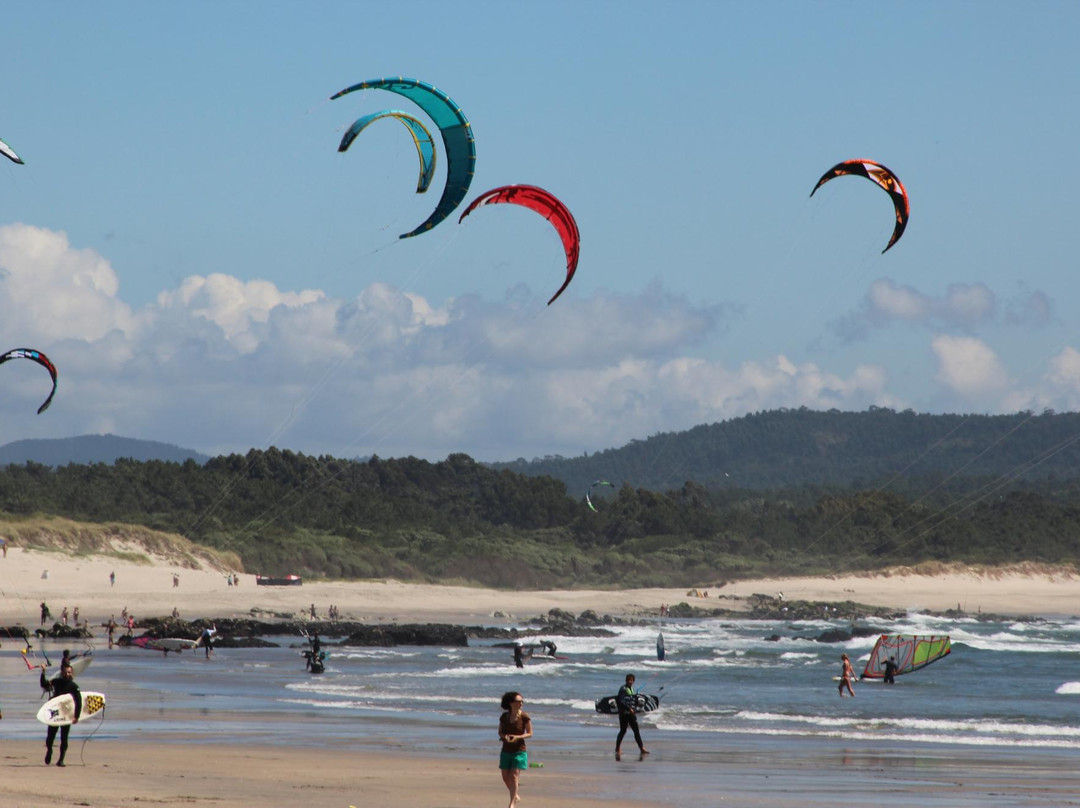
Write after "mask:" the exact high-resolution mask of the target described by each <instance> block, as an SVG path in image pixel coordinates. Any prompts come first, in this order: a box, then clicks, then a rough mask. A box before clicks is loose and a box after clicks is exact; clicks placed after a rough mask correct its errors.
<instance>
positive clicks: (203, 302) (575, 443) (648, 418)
mask: <svg viewBox="0 0 1080 808" xmlns="http://www.w3.org/2000/svg"><path fill="white" fill-rule="evenodd" d="M0 268H2V269H3V276H2V277H0V332H2V333H3V335H4V339H5V341H6V343H7V344H8V345H10V346H12V347H14V346H16V345H29V346H32V347H37V348H40V349H42V350H44V351H45V352H46V353H48V354H49V355H50V356H51V357H52V358H53V361H54V362H55V363H56V364H57V366H58V367H59V368H60V373H61V385H60V391H59V392H58V394H57V398H56V400H55V401H54V404H53V407H52V410H51V411H50V412H49V413H48V415H47V416H42V417H36V416H33V410H34V409H35V408H36V405H37V404H38V403H40V400H41V397H42V390H41V385H40V384H39V383H38V382H39V381H40V380H39V379H37V378H31V377H30V376H29V375H28V376H27V377H26V378H27V380H28V381H26V383H25V385H24V384H23V382H22V381H21V380H18V381H16V380H15V375H17V374H14V375H12V381H11V382H10V383H9V384H8V385H5V386H4V387H3V388H0V413H2V414H3V415H4V417H5V418H6V419H8V422H9V424H10V423H13V419H14V420H17V421H18V427H17V428H18V430H19V433H18V436H19V437H47V436H54V435H56V434H58V433H57V432H56V430H57V429H58V428H61V429H62V431H63V433H64V434H80V433H84V432H95V431H112V432H118V433H121V434H126V435H132V436H135V437H144V438H153V439H158V440H164V441H168V442H171V443H177V444H180V445H183V446H189V447H191V448H195V449H199V450H202V451H205V452H209V453H218V452H225V451H241V452H243V451H246V450H247V449H248V448H250V447H253V446H254V447H262V446H266V445H270V444H276V445H279V446H287V447H289V448H293V449H296V450H299V451H305V452H311V453H329V454H335V455H339V456H350V455H353V454H365V453H368V452H376V453H378V454H381V455H403V454H417V455H421V456H425V457H442V456H445V455H446V454H448V453H450V452H455V451H464V452H468V453H470V454H473V455H474V456H476V457H478V458H481V459H508V458H513V457H517V456H519V455H520V456H526V457H532V456H534V455H544V454H556V453H558V454H576V453H579V452H581V451H583V450H596V449H598V448H605V447H608V446H617V445H621V444H622V443H625V442H626V441H628V440H631V439H633V438H640V437H643V436H647V435H649V434H653V433H655V432H658V431H667V430H674V429H685V428H689V427H691V426H694V425H696V424H700V423H706V422H712V421H716V420H721V419H725V418H731V417H735V416H739V415H743V414H745V413H747V412H752V411H758V410H766V409H774V408H779V407H791V408H794V407H800V406H806V407H810V408H812V409H828V408H838V409H848V410H853V409H854V410H857V409H864V408H866V407H867V406H870V405H876V406H885V407H897V408H902V407H905V406H911V405H912V404H913V403H914V402H912V401H909V400H905V399H903V398H901V397H899V396H897V395H896V394H895V393H894V392H892V391H891V390H890V389H889V387H890V374H889V373H888V371H887V370H886V368H885V367H883V366H882V365H881V364H878V363H876V362H874V361H872V360H871V361H866V360H863V361H856V362H854V364H852V365H851V367H850V368H849V369H848V370H846V371H842V372H841V371H837V370H836V369H830V368H826V367H823V366H822V365H820V364H815V363H813V362H806V361H793V360H792V359H791V358H789V357H788V356H786V355H783V354H777V355H773V356H771V357H770V356H765V357H757V358H755V359H753V360H740V359H739V358H738V356H737V355H734V356H733V355H732V354H731V353H730V352H727V351H725V353H724V358H723V359H722V360H716V359H712V358H708V357H705V358H703V357H702V356H694V355H693V352H694V351H695V350H697V349H700V348H702V346H704V345H706V344H707V343H708V341H709V340H717V341H718V342H719V344H721V345H725V341H724V340H722V339H718V336H721V335H723V334H725V332H726V329H727V327H728V324H729V323H731V322H732V321H733V320H734V319H735V318H737V317H739V316H740V312H739V311H738V310H737V309H734V308H732V307H729V306H718V305H699V304H696V303H694V302H693V301H691V300H688V299H687V298H685V297H681V296H678V295H672V294H670V293H668V292H665V291H664V290H663V288H661V287H659V286H655V287H652V288H649V289H646V290H644V291H642V292H640V293H638V294H633V295H616V294H612V293H598V294H596V295H595V296H593V297H591V298H588V299H574V298H569V299H565V300H560V301H559V303H558V304H557V305H555V306H551V307H547V306H544V305H543V304H542V302H537V300H536V298H535V297H533V296H529V295H519V294H516V293H514V292H513V291H512V292H511V293H510V294H508V295H507V297H506V299H504V300H502V301H490V300H485V299H482V298H479V297H476V296H463V297H460V298H457V299H453V300H449V301H446V302H445V303H443V304H442V305H434V304H432V303H431V302H429V301H428V300H426V299H424V298H423V297H422V296H420V295H418V294H415V293H404V292H401V291H399V290H397V289H395V288H394V287H392V286H390V285H387V284H385V283H373V284H371V285H370V286H368V287H367V288H365V289H363V290H362V291H361V292H360V294H358V296H357V297H356V298H354V299H351V300H341V299H334V298H329V297H327V296H326V295H325V294H324V293H323V292H321V291H318V290H310V289H309V290H302V291H284V290H280V289H278V288H277V287H276V286H275V285H274V284H272V283H269V282H267V281H258V280H256V281H243V280H240V279H238V278H234V277H231V276H228V275H224V274H208V275H205V276H192V277H189V278H186V279H184V280H183V281H182V282H180V283H179V284H178V286H177V287H176V288H174V289H169V290H165V291H162V292H161V293H160V294H159V295H158V296H157V298H156V300H155V301H154V302H153V303H152V304H150V305H147V306H145V307H144V308H142V309H140V310H138V311H133V310H132V309H131V308H130V307H129V306H127V305H126V304H125V303H124V302H123V301H122V300H121V299H120V298H119V296H118V295H119V284H118V281H117V277H116V274H115V272H113V270H112V268H111V267H110V265H109V263H108V261H107V260H105V259H104V258H103V257H101V256H99V255H97V254H96V253H94V252H92V251H89V250H79V249H75V248H73V247H72V246H71V245H70V244H69V243H68V241H67V239H66V237H65V236H64V235H63V234H61V233H55V232H50V231H47V230H43V229H39V228H33V227H27V226H25V225H13V226H9V227H3V228H0ZM872 295H873V300H874V301H875V302H874V304H873V305H874V310H875V311H879V312H886V313H888V315H889V316H891V317H894V318H900V317H907V318H918V317H929V316H931V315H930V314H929V312H930V311H931V310H934V309H937V310H939V311H940V310H947V311H950V312H952V315H951V316H952V317H953V319H954V320H955V321H957V322H959V321H962V320H965V319H966V320H967V321H972V320H976V319H978V318H980V317H984V316H987V312H988V311H990V310H991V309H992V296H990V295H988V293H986V291H985V290H984V289H983V288H981V287H979V286H978V285H970V286H964V287H955V288H953V289H951V290H950V293H949V294H948V295H947V296H946V297H945V298H943V299H942V300H940V301H928V299H927V298H925V297H924V296H920V295H919V294H918V293H916V292H914V291H913V290H911V289H907V288H902V287H897V286H895V285H892V284H889V283H888V282H880V283H879V284H876V285H875V286H874V287H873V289H872ZM728 347H730V346H727V345H725V348H728ZM932 347H933V352H934V353H935V354H936V356H937V359H938V363H939V368H938V375H937V379H938V381H939V382H941V383H942V384H943V385H945V386H946V387H947V388H948V389H949V390H950V391H951V392H953V393H955V394H957V395H960V396H962V397H964V400H970V399H972V398H974V397H977V396H991V397H994V398H995V400H1009V399H1008V396H1009V395H1010V391H1009V390H1007V389H1006V388H1007V385H1008V381H1009V380H1008V374H1007V373H1006V371H1005V369H1004V367H1003V366H1002V363H1001V361H1000V360H999V359H998V357H997V356H996V355H995V354H994V352H993V351H992V350H991V349H990V348H989V347H988V345H987V344H985V343H983V342H981V341H979V340H976V339H973V338H970V337H957V336H948V335H941V336H937V337H936V338H935V339H934V341H933V345H932ZM908 392H909V393H910V395H915V393H913V392H911V391H908ZM5 395H6V397H4V396H5ZM1024 396H1025V400H1031V401H1034V400H1038V398H1039V396H1044V397H1046V398H1048V399H1049V398H1055V397H1056V398H1057V399H1065V398H1069V397H1070V396H1071V397H1074V398H1077V399H1080V354H1078V353H1076V352H1073V353H1069V352H1063V353H1062V354H1061V356H1060V357H1058V358H1057V360H1056V361H1055V364H1054V370H1053V372H1051V373H1049V374H1048V375H1047V378H1046V379H1044V380H1043V382H1042V384H1041V387H1040V390H1039V391H1024ZM905 398H907V397H905ZM20 419H21V420H20ZM58 425H62V426H60V427H58Z"/></svg>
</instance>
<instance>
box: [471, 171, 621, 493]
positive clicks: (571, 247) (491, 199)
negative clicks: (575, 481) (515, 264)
mask: <svg viewBox="0 0 1080 808" xmlns="http://www.w3.org/2000/svg"><path fill="white" fill-rule="evenodd" d="M501 202H511V203H513V204H515V205H522V206H523V207H526V208H529V209H530V210H534V211H536V212H537V213H539V214H540V215H541V216H543V217H544V218H545V219H547V220H548V221H549V222H551V224H552V225H553V226H554V227H555V230H556V231H558V233H559V238H561V239H562V243H563V249H564V250H565V251H566V280H565V281H563V285H562V286H560V287H559V291H557V292H556V293H555V295H554V296H553V297H552V298H551V300H549V301H548V305H549V306H550V305H551V304H552V303H554V302H555V300H556V299H557V298H558V297H559V295H561V294H562V293H563V290H564V289H565V288H566V287H567V286H569V285H570V281H571V280H573V278H574V272H576V271H577V265H578V255H579V253H580V251H581V235H580V233H578V227H577V222H575V221H574V217H573V215H572V214H571V213H570V210H569V209H568V208H567V207H566V205H564V204H563V203H562V202H560V201H559V200H558V199H556V198H555V197H554V196H553V195H552V194H550V193H549V192H547V191H545V190H544V189H543V188H537V187H536V186H535V185H503V186H502V187H500V188H493V189H492V190H490V191H487V192H486V193H483V194H481V195H480V196H478V197H477V198H476V199H474V200H473V201H472V202H470V203H469V207H467V208H465V212H464V213H462V214H461V216H460V217H459V218H458V223H459V224H460V223H461V221H462V220H463V219H464V218H465V217H466V216H468V215H469V214H470V213H472V212H473V211H474V210H475V209H476V208H478V207H480V206H481V205H495V204H498V203H501ZM594 485H595V483H594ZM609 485H610V483H609Z"/></svg>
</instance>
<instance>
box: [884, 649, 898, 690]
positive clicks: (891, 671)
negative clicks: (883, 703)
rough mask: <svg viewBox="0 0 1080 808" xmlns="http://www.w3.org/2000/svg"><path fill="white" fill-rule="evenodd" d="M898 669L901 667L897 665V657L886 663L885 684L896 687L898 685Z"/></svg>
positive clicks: (892, 657) (890, 658)
mask: <svg viewBox="0 0 1080 808" xmlns="http://www.w3.org/2000/svg"><path fill="white" fill-rule="evenodd" d="M897 667H899V666H898V665H897V664H896V657H894V656H891V657H889V660H888V662H886V663H885V680H884V681H885V684H887V685H895V684H896V669H897Z"/></svg>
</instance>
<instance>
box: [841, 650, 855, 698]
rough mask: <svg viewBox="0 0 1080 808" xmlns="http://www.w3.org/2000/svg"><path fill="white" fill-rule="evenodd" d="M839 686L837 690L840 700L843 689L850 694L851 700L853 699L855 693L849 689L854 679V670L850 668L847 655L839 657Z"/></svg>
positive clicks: (842, 695)
mask: <svg viewBox="0 0 1080 808" xmlns="http://www.w3.org/2000/svg"><path fill="white" fill-rule="evenodd" d="M840 662H841V668H840V686H839V687H838V688H837V690H839V691H840V698H843V697H844V688H845V687H846V688H847V692H848V693H850V694H851V697H852V698H855V691H854V690H852V689H851V680H852V679H854V678H855V669H854V668H852V667H851V660H850V659H848V655H847V654H841V655H840Z"/></svg>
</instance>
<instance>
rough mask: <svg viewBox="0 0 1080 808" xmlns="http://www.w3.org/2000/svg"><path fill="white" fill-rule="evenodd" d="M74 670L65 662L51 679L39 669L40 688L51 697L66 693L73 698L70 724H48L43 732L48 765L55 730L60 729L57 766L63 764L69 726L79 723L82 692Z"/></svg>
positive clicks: (50, 759) (47, 763)
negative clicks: (55, 725) (47, 727)
mask: <svg viewBox="0 0 1080 808" xmlns="http://www.w3.org/2000/svg"><path fill="white" fill-rule="evenodd" d="M74 675H75V673H74V671H72V670H71V663H70V662H65V663H64V664H63V665H61V666H60V675H59V676H57V677H56V678H55V679H53V680H52V681H49V680H48V679H46V678H45V671H44V669H43V670H42V671H41V689H42V690H48V691H49V693H50V695H51V697H52V698H56V697H57V696H63V695H68V696H71V698H73V699H74V700H75V717H74V718H73V719H72V721H71V723H70V724H65V725H64V726H62V727H53V726H50V727H49V729H48V731H47V732H46V733H45V765H46V766H48V765H49V764H50V763H52V752H53V741H54V740H56V731H57V730H60V757H59V758H58V759H57V761H56V765H57V766H63V765H64V755H66V754H67V748H68V735H69V734H70V732H71V728H72V727H73V726H74V725H75V724H78V723H79V716H80V715H82V692H81V691H80V690H79V686H78V685H77V684H75V679H74V678H73V677H74Z"/></svg>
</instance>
